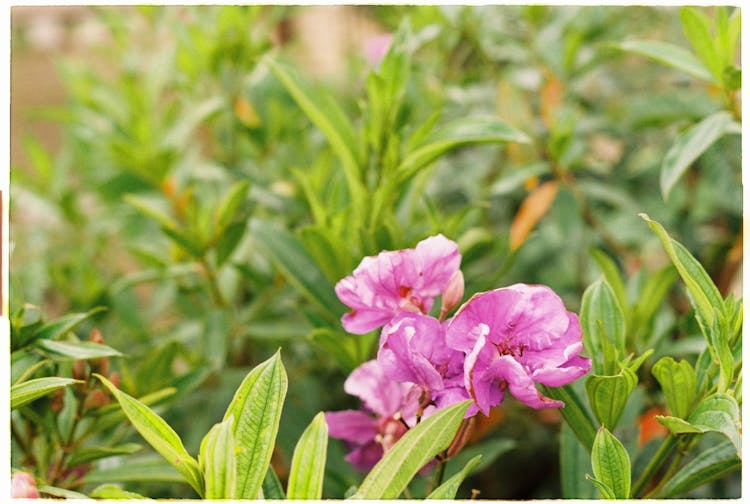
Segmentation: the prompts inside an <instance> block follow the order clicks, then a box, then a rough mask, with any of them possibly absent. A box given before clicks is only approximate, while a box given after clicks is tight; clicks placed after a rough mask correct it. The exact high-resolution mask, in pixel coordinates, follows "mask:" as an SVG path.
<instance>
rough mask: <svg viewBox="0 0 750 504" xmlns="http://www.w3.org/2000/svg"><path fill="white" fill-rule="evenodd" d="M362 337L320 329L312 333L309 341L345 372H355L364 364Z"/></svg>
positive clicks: (324, 328)
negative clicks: (361, 348)
mask: <svg viewBox="0 0 750 504" xmlns="http://www.w3.org/2000/svg"><path fill="white" fill-rule="evenodd" d="M358 338H362V336H360V335H353V334H349V333H346V332H344V331H343V330H342V331H337V330H334V329H328V328H326V327H318V328H316V329H313V330H312V332H311V333H310V336H309V339H310V341H312V342H313V343H314V344H315V345H317V346H319V347H320V348H321V349H322V350H323V351H324V352H325V353H326V355H328V356H330V357H331V358H332V359H333V360H334V361H336V363H337V364H338V365H339V366H340V367H341V368H342V369H343V370H345V371H349V372H351V371H353V370H354V368H356V367H357V366H359V365H360V364H361V363H362V362H363V358H362V356H360V355H359V354H360V347H361V346H362V343H363V341H357V339H358Z"/></svg>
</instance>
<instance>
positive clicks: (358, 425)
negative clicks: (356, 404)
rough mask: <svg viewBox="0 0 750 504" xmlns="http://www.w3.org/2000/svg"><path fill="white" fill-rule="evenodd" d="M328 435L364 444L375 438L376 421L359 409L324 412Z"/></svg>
mask: <svg viewBox="0 0 750 504" xmlns="http://www.w3.org/2000/svg"><path fill="white" fill-rule="evenodd" d="M325 417H326V424H328V435H329V436H331V437H334V438H336V439H343V440H344V441H349V442H351V443H356V444H365V443H368V442H370V441H372V440H373V439H375V434H377V421H376V420H375V419H374V418H373V417H372V416H370V415H368V414H367V413H364V412H362V411H359V410H344V411H331V412H326V414H325Z"/></svg>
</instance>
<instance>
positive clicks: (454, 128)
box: [396, 117, 530, 182]
mask: <svg viewBox="0 0 750 504" xmlns="http://www.w3.org/2000/svg"><path fill="white" fill-rule="evenodd" d="M529 141H530V140H529V137H528V136H526V134H525V133H523V132H521V131H519V130H517V129H515V128H513V127H511V126H510V125H508V124H506V123H505V122H503V121H500V120H498V119H494V118H489V117H474V118H463V119H458V120H455V121H453V122H451V123H448V124H447V125H445V126H443V127H442V128H440V129H439V130H438V131H436V132H435V133H434V134H433V135H432V136H431V137H430V139H429V141H428V143H426V144H425V145H422V146H420V147H417V148H415V149H414V150H413V151H411V152H409V153H408V154H407V155H406V157H404V159H403V160H402V161H401V163H400V164H399V166H398V168H397V169H396V170H397V172H398V173H399V177H398V180H399V181H400V182H403V181H405V180H408V179H409V178H411V177H412V176H413V175H414V174H415V173H416V172H417V171H419V170H420V169H421V168H423V167H424V166H426V165H428V164H429V163H431V162H432V161H434V160H435V159H437V158H438V157H440V156H442V155H443V154H445V153H446V152H448V151H450V150H453V149H456V148H458V147H463V146H466V145H472V144H481V143H496V142H520V143H528V142H529Z"/></svg>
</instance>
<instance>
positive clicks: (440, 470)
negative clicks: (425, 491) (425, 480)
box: [430, 457, 448, 493]
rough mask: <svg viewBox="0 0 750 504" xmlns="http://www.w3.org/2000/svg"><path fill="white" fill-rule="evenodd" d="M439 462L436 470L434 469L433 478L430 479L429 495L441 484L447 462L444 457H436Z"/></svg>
mask: <svg viewBox="0 0 750 504" xmlns="http://www.w3.org/2000/svg"><path fill="white" fill-rule="evenodd" d="M438 458H439V460H440V462H438V466H437V468H435V476H434V478H433V479H432V484H431V485H430V493H432V492H434V491H435V489H437V488H438V487H439V486H440V485H442V484H443V476H444V475H445V464H446V463H447V462H448V461H447V460H445V458H444V457H438Z"/></svg>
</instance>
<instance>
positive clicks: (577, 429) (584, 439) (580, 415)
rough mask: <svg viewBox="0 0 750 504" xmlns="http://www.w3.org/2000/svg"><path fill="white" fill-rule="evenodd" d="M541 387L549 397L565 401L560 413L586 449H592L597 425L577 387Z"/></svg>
mask: <svg viewBox="0 0 750 504" xmlns="http://www.w3.org/2000/svg"><path fill="white" fill-rule="evenodd" d="M541 388H542V392H543V393H544V395H546V396H547V397H550V398H552V399H556V400H558V401H562V402H564V403H565V407H564V408H561V409H560V410H559V411H560V414H562V417H563V419H564V420H565V422H566V423H567V424H568V426H569V427H570V428H571V430H572V431H573V433H575V435H576V437H577V438H578V439H579V440H580V441H581V443H582V444H583V446H584V447H585V448H586V450H588V451H591V446H592V445H593V444H594V437H595V436H596V427H595V426H594V421H593V420H592V419H591V415H590V414H589V411H588V410H587V409H586V406H585V405H584V403H583V401H582V400H581V398H580V397H579V395H578V393H577V392H576V391H575V389H573V387H572V386H571V385H563V386H562V387H554V388H553V387H545V386H542V387H541Z"/></svg>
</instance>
